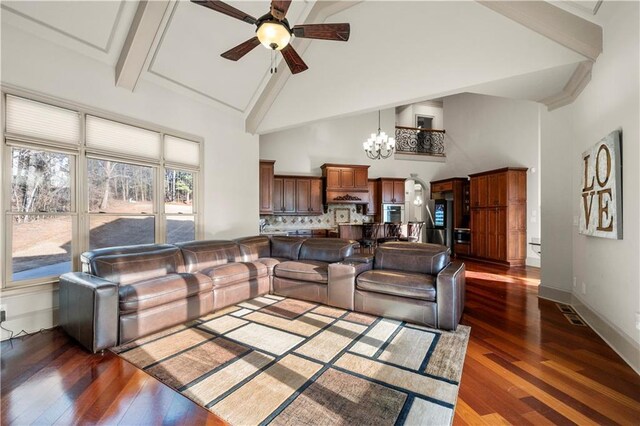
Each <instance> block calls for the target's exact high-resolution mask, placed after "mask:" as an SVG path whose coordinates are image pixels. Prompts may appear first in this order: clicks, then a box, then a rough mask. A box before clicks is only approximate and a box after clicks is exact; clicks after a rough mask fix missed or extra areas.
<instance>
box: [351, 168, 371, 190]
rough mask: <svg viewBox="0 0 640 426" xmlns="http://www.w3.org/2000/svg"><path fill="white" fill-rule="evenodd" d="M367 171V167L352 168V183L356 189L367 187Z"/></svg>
mask: <svg viewBox="0 0 640 426" xmlns="http://www.w3.org/2000/svg"><path fill="white" fill-rule="evenodd" d="M368 177H369V173H368V172H367V169H354V181H355V182H354V185H355V187H356V188H358V189H364V188H366V187H367V184H368V181H369V179H368Z"/></svg>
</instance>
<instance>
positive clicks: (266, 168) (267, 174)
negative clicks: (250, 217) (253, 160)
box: [259, 160, 275, 214]
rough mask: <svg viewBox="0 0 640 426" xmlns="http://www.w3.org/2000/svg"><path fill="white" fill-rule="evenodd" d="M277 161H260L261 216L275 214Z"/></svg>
mask: <svg viewBox="0 0 640 426" xmlns="http://www.w3.org/2000/svg"><path fill="white" fill-rule="evenodd" d="M274 164H275V161H271V160H260V172H259V177H260V190H259V193H260V214H273V168H274Z"/></svg>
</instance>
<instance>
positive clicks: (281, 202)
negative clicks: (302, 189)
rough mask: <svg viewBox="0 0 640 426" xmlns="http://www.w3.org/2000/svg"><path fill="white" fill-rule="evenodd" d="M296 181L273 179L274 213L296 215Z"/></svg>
mask: <svg viewBox="0 0 640 426" xmlns="http://www.w3.org/2000/svg"><path fill="white" fill-rule="evenodd" d="M295 212H296V180H295V179H294V178H287V177H275V178H274V179H273V213H274V214H295Z"/></svg>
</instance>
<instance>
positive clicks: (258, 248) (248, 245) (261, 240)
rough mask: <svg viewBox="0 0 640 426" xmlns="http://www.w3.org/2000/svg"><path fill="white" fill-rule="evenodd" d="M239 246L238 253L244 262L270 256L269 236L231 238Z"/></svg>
mask: <svg viewBox="0 0 640 426" xmlns="http://www.w3.org/2000/svg"><path fill="white" fill-rule="evenodd" d="M233 241H235V242H236V243H238V245H239V246H240V253H241V254H242V256H243V257H244V261H245V262H253V261H254V260H258V259H260V258H263V257H271V242H270V241H269V237H267V236H264V235H256V236H254V237H244V238H238V239H236V240H233Z"/></svg>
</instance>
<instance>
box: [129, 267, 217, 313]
mask: <svg viewBox="0 0 640 426" xmlns="http://www.w3.org/2000/svg"><path fill="white" fill-rule="evenodd" d="M211 289H212V283H211V279H210V278H209V277H207V276H206V275H202V274H198V273H195V274H187V273H179V274H167V275H163V276H161V277H156V278H151V279H146V280H142V281H137V282H134V283H131V284H127V285H121V286H120V287H119V288H118V295H119V298H120V313H127V312H135V311H140V310H143V309H148V308H153V307H155V306H160V305H164V304H166V303H170V302H175V301H176V300H182V299H186V298H187V297H190V296H194V295H197V294H199V293H204V292H209V291H211Z"/></svg>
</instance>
